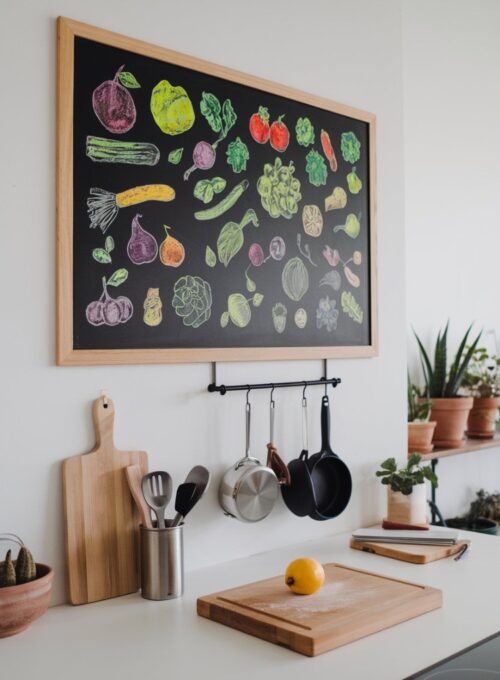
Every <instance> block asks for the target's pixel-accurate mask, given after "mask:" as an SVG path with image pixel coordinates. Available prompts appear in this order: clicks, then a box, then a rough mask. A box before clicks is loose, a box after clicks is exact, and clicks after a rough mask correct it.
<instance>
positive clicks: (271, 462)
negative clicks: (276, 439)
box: [267, 442, 291, 486]
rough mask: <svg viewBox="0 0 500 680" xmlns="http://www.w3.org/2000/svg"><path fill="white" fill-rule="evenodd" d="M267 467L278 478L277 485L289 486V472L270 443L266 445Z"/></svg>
mask: <svg viewBox="0 0 500 680" xmlns="http://www.w3.org/2000/svg"><path fill="white" fill-rule="evenodd" d="M267 467H270V468H271V470H272V471H273V472H274V474H275V475H276V477H277V478H278V484H280V485H284V486H289V485H290V481H291V480H290V471H289V469H288V467H287V465H286V464H285V463H284V461H283V460H282V459H281V456H280V455H279V454H278V451H277V449H276V448H275V447H274V446H273V445H272V443H271V442H270V443H269V444H268V445H267Z"/></svg>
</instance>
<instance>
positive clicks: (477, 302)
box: [403, 0, 500, 517]
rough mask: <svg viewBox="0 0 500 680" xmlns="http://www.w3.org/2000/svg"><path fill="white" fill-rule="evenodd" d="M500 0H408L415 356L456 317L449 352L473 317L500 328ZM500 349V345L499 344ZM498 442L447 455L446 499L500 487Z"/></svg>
mask: <svg viewBox="0 0 500 680" xmlns="http://www.w3.org/2000/svg"><path fill="white" fill-rule="evenodd" d="M499 34H500V4H499V3H498V2H496V0H479V1H474V2H472V1H471V0H440V2H435V0H419V1H418V2H416V1H415V0H404V2H403V66H404V70H403V74H404V77H403V82H404V86H403V89H404V130H405V133H404V144H405V224H406V265H407V266H406V271H407V275H406V281H407V318H408V357H409V364H410V367H411V368H412V371H413V372H414V375H416V374H417V373H418V371H417V369H418V357H417V347H416V343H415V340H414V338H413V336H412V334H411V330H410V324H411V325H413V327H414V328H415V329H416V331H417V332H418V333H419V335H420V336H421V338H422V339H423V341H424V343H425V344H426V345H427V347H429V348H430V347H433V343H434V341H435V338H436V334H437V331H438V329H439V328H441V327H442V326H443V325H444V323H446V320H447V319H448V318H449V319H450V322H451V327H450V333H451V337H450V345H449V347H450V352H451V351H454V350H456V347H457V343H458V341H459V339H460V338H461V336H462V335H463V333H464V332H465V329H466V328H467V326H468V325H469V323H471V322H472V321H475V322H476V327H477V332H479V330H480V329H481V328H483V329H484V330H485V335H484V339H483V342H484V343H486V346H487V347H488V348H489V349H490V350H492V351H494V350H495V341H494V336H493V335H492V334H491V333H489V332H488V331H490V330H494V331H496V333H497V337H498V339H499V340H500V313H499V302H498V301H499V283H498V281H499V279H498V256H499V252H500V229H499V220H498V215H499V213H498V196H499V186H500V171H499V165H498V159H499V158H500V125H499V120H500V81H499V78H498V73H499V71H500V43H499V41H498V35H499ZM499 350H500V348H499ZM498 453H499V450H498V449H493V450H491V451H487V452H484V453H473V454H468V455H466V456H459V457H456V458H453V459H449V460H446V461H444V460H443V461H441V462H440V464H439V466H438V473H439V474H440V476H441V488H440V490H439V503H440V506H441V507H442V510H443V512H444V513H445V515H446V516H447V517H450V516H453V515H455V514H457V513H460V514H462V513H463V512H464V511H465V510H466V509H467V508H468V505H469V502H470V501H471V499H472V498H473V497H474V495H475V492H476V491H477V490H478V489H479V488H481V487H482V486H483V487H485V488H486V489H488V490H490V491H494V490H496V489H499V488H500V459H499V457H498Z"/></svg>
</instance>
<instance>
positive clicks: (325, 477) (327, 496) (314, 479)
mask: <svg viewBox="0 0 500 680" xmlns="http://www.w3.org/2000/svg"><path fill="white" fill-rule="evenodd" d="M307 465H308V468H309V472H310V476H311V483H312V486H313V489H314V495H315V499H316V503H315V507H314V508H313V510H312V511H311V512H310V513H308V514H309V517H311V519H316V520H319V521H321V520H326V519H332V518H333V517H337V516H338V515H340V514H341V513H342V512H343V511H344V510H345V509H346V507H347V504H348V503H349V499H350V498H351V491H352V479H351V473H350V472H349V468H348V467H347V465H346V464H345V463H344V462H343V461H342V460H340V458H339V457H338V456H337V454H336V453H334V452H333V451H332V448H331V446H330V402H329V400H328V397H327V396H326V395H325V396H324V397H323V399H322V400H321V451H319V452H318V453H315V454H314V455H313V456H311V457H310V458H309V459H308V461H307Z"/></svg>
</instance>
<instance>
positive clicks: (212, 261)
mask: <svg viewBox="0 0 500 680" xmlns="http://www.w3.org/2000/svg"><path fill="white" fill-rule="evenodd" d="M205 262H206V263H207V265H208V266H209V267H215V265H216V264H217V256H216V255H215V253H214V251H213V250H212V248H210V246H207V247H206V248H205Z"/></svg>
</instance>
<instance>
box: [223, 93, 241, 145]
mask: <svg viewBox="0 0 500 680" xmlns="http://www.w3.org/2000/svg"><path fill="white" fill-rule="evenodd" d="M222 117H223V118H224V137H226V136H227V133H228V132H229V130H230V129H231V128H232V127H233V125H234V124H235V123H236V119H237V118H238V116H237V115H236V113H235V110H234V109H233V105H232V104H231V100H230V99H226V100H225V101H224V104H223V105H222Z"/></svg>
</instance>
